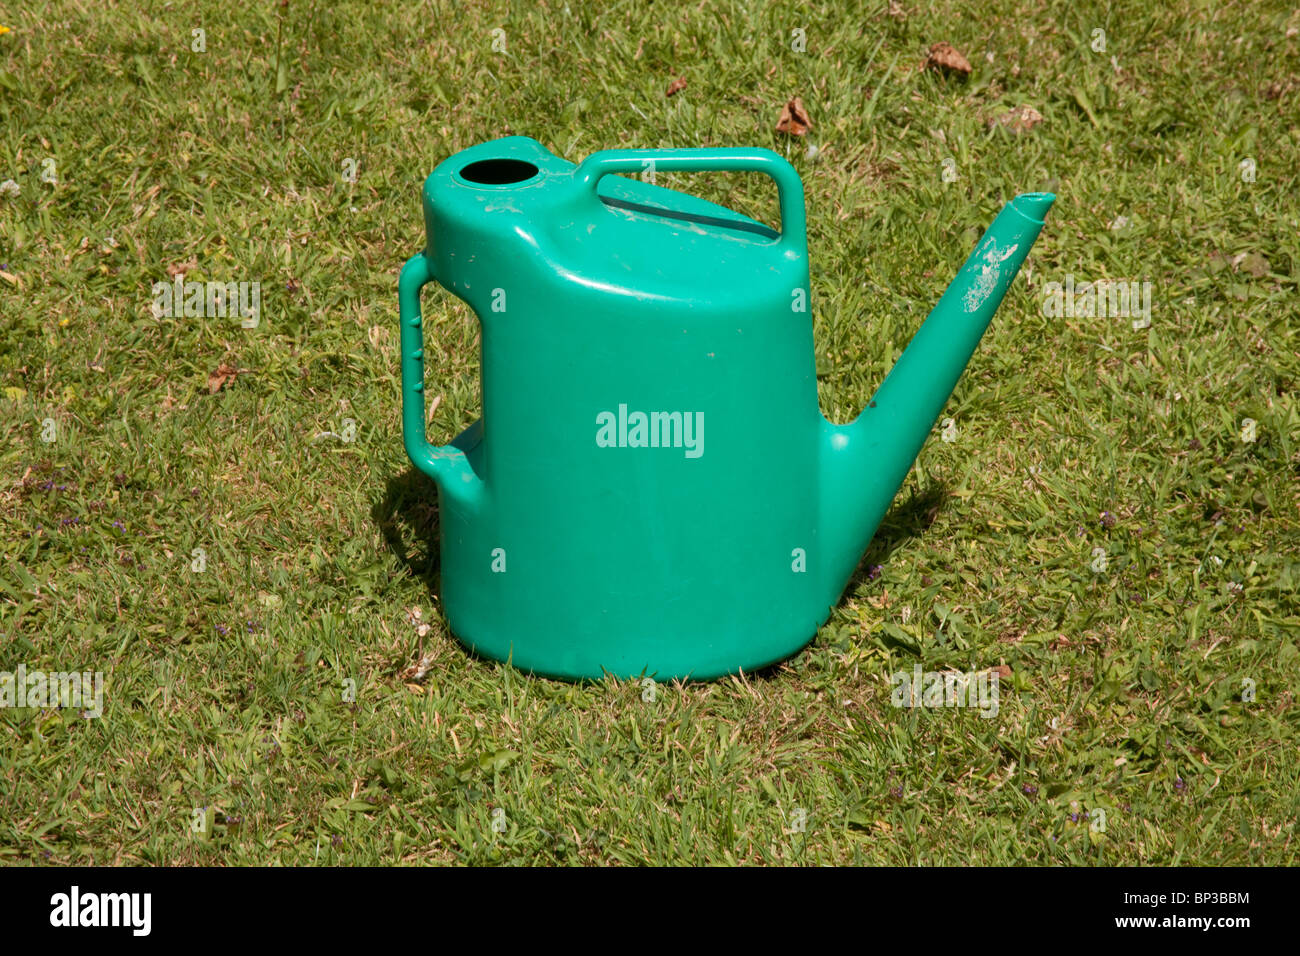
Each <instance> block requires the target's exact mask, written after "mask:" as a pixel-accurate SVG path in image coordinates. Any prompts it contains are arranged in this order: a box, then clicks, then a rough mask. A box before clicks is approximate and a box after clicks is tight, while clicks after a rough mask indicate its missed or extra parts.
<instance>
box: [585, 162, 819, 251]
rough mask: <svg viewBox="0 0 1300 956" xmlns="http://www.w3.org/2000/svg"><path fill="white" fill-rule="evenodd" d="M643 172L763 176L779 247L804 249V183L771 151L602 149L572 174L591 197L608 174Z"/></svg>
mask: <svg viewBox="0 0 1300 956" xmlns="http://www.w3.org/2000/svg"><path fill="white" fill-rule="evenodd" d="M651 164H653V165H651ZM646 169H654V170H656V171H657V170H664V171H665V172H683V173H702V172H715V171H716V172H752V173H763V174H765V175H767V176H769V177H771V178H772V180H773V181H775V183H776V189H777V195H778V197H779V202H780V206H781V239H780V243H781V245H784V246H790V247H794V248H797V249H799V250H804V249H806V248H807V234H806V232H807V224H806V221H805V218H804V200H803V182H802V181H801V180H800V179H799V174H798V173H797V172H796V171H795V168H794V167H793V166H791V165H790V164H789V163H788V162H786V161H785V160H784V159H782V158H781V157H780V156H778V155H777V154H776V153H774V152H772V151H771V150H770V149H605V150H601V151H600V152H596V153H592V154H591V155H590V156H588V157H587V158H586V159H584V160H583V161H582V162H581V163H580V164H579V165H578V168H577V170H576V171H575V173H574V175H575V177H577V178H578V179H579V180H580V181H581V182H582V183H583V184H584V185H585V186H587V187H588V188H590V189H591V192H592V194H593V195H594V194H595V192H596V184H597V183H599V182H600V180H601V179H602V178H603V177H605V176H607V175H609V174H610V173H640V172H643V171H645V170H646Z"/></svg>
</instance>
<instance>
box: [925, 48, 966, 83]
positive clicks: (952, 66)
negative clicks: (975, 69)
mask: <svg viewBox="0 0 1300 956" xmlns="http://www.w3.org/2000/svg"><path fill="white" fill-rule="evenodd" d="M925 65H926V67H927V68H928V69H931V70H943V71H944V72H945V73H956V74H958V75H960V76H970V60H968V59H966V58H965V57H964V56H962V55H961V53H960V52H959V51H958V50H957V48H956V47H954V46H953V45H952V44H951V43H936V44H935V45H934V46H932V47H930V56H929V57H928V58H927V59H926V61H925Z"/></svg>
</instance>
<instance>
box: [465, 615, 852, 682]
mask: <svg viewBox="0 0 1300 956" xmlns="http://www.w3.org/2000/svg"><path fill="white" fill-rule="evenodd" d="M830 614H831V609H830V608H827V610H826V614H825V615H824V616H823V617H822V619H821V620H820V621H817V622H815V623H814V622H809V625H807V626H804V627H802V628H800V629H799V631H798V633H797V634H794V635H782V638H781V639H780V640H777V639H775V638H772V637H769V638H767V639H765V640H762V641H754V640H750V641H748V642H747V644H748V646H743V647H741V646H736V645H735V644H734V642H732V643H731V644H730V646H728V647H718V648H710V649H709V650H707V651H704V650H701V649H700V648H699V646H698V645H697V646H696V648H694V649H692V650H689V651H688V652H683V651H681V650H680V647H681V644H682V642H680V641H677V642H673V643H674V645H675V647H676V648H677V649H676V650H675V651H673V652H671V653H670V654H669V655H663V654H661V655H660V656H659V657H658V658H656V657H654V656H651V655H646V654H642V655H640V656H639V657H636V656H635V652H634V653H633V654H629V653H627V652H625V651H619V650H617V649H616V648H617V647H618V644H619V642H618V641H617V640H615V639H612V638H611V639H610V640H609V641H608V645H607V646H608V647H609V652H608V653H607V654H604V655H602V654H600V653H599V652H596V653H593V652H592V651H591V649H590V647H589V646H582V647H578V646H576V645H575V646H573V647H572V648H570V649H568V651H567V652H566V651H559V652H556V651H551V652H547V651H540V652H539V651H538V650H537V649H536V648H529V647H527V646H525V647H523V648H520V647H519V646H518V645H517V644H516V643H515V641H514V639H513V637H503V638H500V639H493V638H490V637H489V638H487V639H486V640H483V639H479V640H476V639H475V638H473V637H470V636H468V632H467V631H465V630H463V629H462V628H460V627H458V626H457V625H456V623H455V622H452V623H451V633H452V636H454V637H455V638H456V640H457V641H459V642H460V643H461V645H462V646H463V647H465V649H466V650H468V651H469V652H470V653H471V654H476V655H480V656H482V657H486V658H490V659H492V660H497V661H502V662H503V663H506V664H509V665H510V666H512V667H514V668H515V669H516V670H519V671H522V672H524V673H526V674H530V675H533V676H536V677H546V678H551V679H555V680H567V681H583V680H602V679H604V678H605V677H615V678H618V679H619V680H634V679H638V678H643V677H650V678H653V679H654V680H655V681H658V682H659V683H664V682H668V681H676V680H683V681H709V680H716V679H718V678H720V677H728V676H730V675H733V674H739V673H742V672H743V673H745V674H754V673H755V672H757V671H761V670H764V669H766V668H768V667H771V666H773V665H775V664H779V663H781V662H782V661H784V660H787V659H789V658H791V657H793V656H795V655H796V654H798V653H799V652H800V651H802V650H803V649H804V648H805V647H807V646H808V645H809V644H811V643H812V642H813V640H814V639H815V638H816V637H817V632H818V631H819V629H820V628H821V626H822V625H823V624H825V623H826V621H827V619H828V618H829V617H830ZM471 630H472V628H471ZM706 642H707V638H704V637H701V641H700V643H701V644H704V643H706ZM683 658H689V661H687V660H683Z"/></svg>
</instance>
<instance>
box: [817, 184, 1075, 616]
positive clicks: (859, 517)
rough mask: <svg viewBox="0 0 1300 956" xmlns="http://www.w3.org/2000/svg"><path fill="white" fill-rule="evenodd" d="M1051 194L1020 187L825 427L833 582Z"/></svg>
mask: <svg viewBox="0 0 1300 956" xmlns="http://www.w3.org/2000/svg"><path fill="white" fill-rule="evenodd" d="M1055 199H1056V197H1055V196H1053V195H1052V194H1051V193H1025V194H1023V195H1020V196H1017V197H1016V198H1015V199H1013V200H1012V201H1011V202H1009V203H1007V205H1006V206H1004V207H1003V209H1002V212H1001V213H999V214H998V217H997V218H996V219H995V220H993V224H992V225H991V226H989V228H988V230H987V231H986V232H985V233H984V236H983V238H981V239H980V241H979V243H978V244H977V245H976V246H975V251H974V252H972V253H971V255H970V258H969V259H967V260H966V264H965V265H964V266H962V269H961V271H960V272H959V273H957V277H956V278H955V279H954V280H953V281H952V284H951V285H949V286H948V288H947V290H946V291H945V292H944V294H943V297H942V298H940V299H939V303H938V305H936V306H935V307H934V310H933V311H932V312H931V313H930V315H929V317H928V318H927V319H926V320H925V322H924V323H923V324H922V325H921V328H920V330H919V331H918V332H917V333H916V335H915V336H914V337H913V338H912V341H911V342H910V343H909V344H908V346H907V348H906V349H905V350H904V352H903V354H902V355H901V356H900V357H899V359H898V362H897V364H896V365H895V366H894V368H893V369H892V370H891V371H890V373H889V375H888V376H886V378H885V380H884V382H882V383H881V385H880V388H879V389H877V390H876V394H875V395H874V396H873V397H872V399H871V402H870V403H869V404H868V406H867V408H865V409H864V410H863V412H862V414H861V415H859V416H858V418H857V419H856V420H855V421H854V422H852V423H851V424H848V425H831V424H826V425H825V426H824V427H823V436H822V447H823V452H824V454H825V455H826V461H825V463H824V465H823V467H822V472H821V474H822V482H823V487H822V496H821V500H822V502H823V503H824V507H826V508H828V509H835V508H840V509H843V508H848V509H851V510H850V511H849V513H847V514H845V513H843V512H842V511H839V512H837V513H835V514H826V515H823V517H822V520H823V524H822V527H823V528H825V529H826V531H827V533H828V534H829V535H831V536H832V540H831V541H830V542H829V543H830V545H831V554H830V559H831V560H830V561H829V562H828V570H829V571H831V573H832V574H833V575H834V576H835V582H834V584H832V585H831V588H832V590H834V589H835V588H843V586H844V582H845V581H846V580H848V578H849V576H850V575H851V574H852V573H853V569H854V567H855V566H856V565H857V562H858V560H859V559H860V558H861V556H862V553H863V551H864V550H865V549H866V547H867V545H868V544H869V543H870V539H871V536H872V535H873V534H874V533H875V529H876V527H877V526H878V525H879V523H880V520H881V518H883V517H884V515H885V512H886V510H887V509H888V507H889V503H890V502H891V501H892V500H893V498H894V495H895V494H896V493H897V491H898V489H899V487H900V486H901V485H902V483H903V479H904V478H906V477H907V472H908V470H909V469H910V468H911V467H912V462H913V461H915V460H916V456H917V454H918V453H919V452H920V450H921V446H922V445H924V444H925V440H926V438H927V437H928V436H929V434H930V430H931V429H932V428H933V427H934V424H935V422H936V421H937V420H938V418H939V414H940V412H942V411H943V407H944V405H945V404H946V403H947V401H948V398H949V396H950V395H952V391H953V388H954V387H956V385H957V380H958V379H959V378H960V377H961V373H962V371H963V370H964V369H965V368H966V365H967V363H968V362H969V361H970V358H971V355H972V354H974V352H975V348H976V346H978V345H979V341H980V338H981V337H982V336H983V335H984V330H985V329H987V328H988V325H989V321H990V320H991V319H992V318H993V313H994V312H996V311H997V308H998V305H999V304H1000V303H1001V302H1002V298H1003V296H1004V295H1006V292H1007V289H1008V288H1010V286H1011V282H1012V280H1013V279H1014V278H1015V277H1016V273H1017V272H1019V271H1020V266H1021V264H1022V263H1023V262H1024V261H1025V256H1026V255H1028V253H1029V250H1030V248H1031V247H1032V246H1033V244H1034V241H1035V240H1036V239H1037V238H1038V233H1039V231H1040V230H1041V229H1042V228H1043V221H1044V218H1045V216H1046V215H1047V211H1048V210H1049V209H1050V208H1051V206H1052V203H1053V202H1054V201H1055ZM836 538H838V539H839V540H835V539H836ZM835 594H836V596H838V590H836V591H835Z"/></svg>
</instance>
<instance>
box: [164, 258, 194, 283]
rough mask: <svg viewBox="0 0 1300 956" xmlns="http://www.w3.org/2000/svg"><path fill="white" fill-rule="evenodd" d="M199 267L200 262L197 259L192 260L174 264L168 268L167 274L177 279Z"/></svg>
mask: <svg viewBox="0 0 1300 956" xmlns="http://www.w3.org/2000/svg"><path fill="white" fill-rule="evenodd" d="M198 267H199V261H198V260H197V259H191V260H190V261H189V262H173V263H172V264H171V265H169V266H168V267H167V274H168V275H169V276H171V277H172V278H173V279H175V278H176V277H177V276H178V275H183V274H184V273H186V272H193V271H194V270H195V269H197V268H198Z"/></svg>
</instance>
